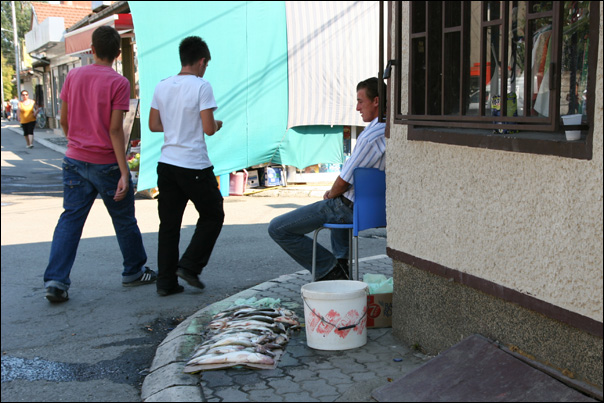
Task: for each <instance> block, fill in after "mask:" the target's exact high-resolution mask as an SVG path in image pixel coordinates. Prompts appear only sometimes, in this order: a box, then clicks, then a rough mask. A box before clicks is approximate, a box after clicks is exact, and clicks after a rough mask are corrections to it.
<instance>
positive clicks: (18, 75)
mask: <svg viewBox="0 0 604 403" xmlns="http://www.w3.org/2000/svg"><path fill="white" fill-rule="evenodd" d="M10 3H11V6H12V8H13V40H14V43H15V67H16V69H15V76H16V78H17V98H19V99H20V98H21V61H20V60H19V58H20V57H19V56H20V55H19V40H18V39H17V15H16V14H15V2H14V1H11V2H10Z"/></svg>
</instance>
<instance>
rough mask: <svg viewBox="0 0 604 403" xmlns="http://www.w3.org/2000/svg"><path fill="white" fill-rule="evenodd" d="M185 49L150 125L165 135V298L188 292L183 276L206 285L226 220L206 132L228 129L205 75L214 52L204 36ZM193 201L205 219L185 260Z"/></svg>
mask: <svg viewBox="0 0 604 403" xmlns="http://www.w3.org/2000/svg"><path fill="white" fill-rule="evenodd" d="M179 53H180V62H181V66H182V68H181V70H180V73H178V75H175V76H172V77H169V78H167V79H165V80H163V81H161V82H160V83H159V84H158V85H157V86H156V87H155V93H154V94H153V100H152V101H151V111H150V114H149V129H150V130H151V131H152V132H163V133H164V145H163V146H162V149H161V157H160V159H159V163H158V166H157V177H158V178H157V186H158V188H159V199H158V212H159V220H160V224H159V245H158V251H157V254H158V260H157V264H158V273H157V274H158V276H157V293H158V294H159V295H161V296H167V295H171V294H176V293H179V292H182V291H183V290H184V288H183V287H182V286H181V285H179V284H178V277H180V278H182V279H183V280H185V281H186V282H187V283H188V284H189V285H191V286H193V287H197V288H201V289H203V288H204V284H203V283H202V282H201V281H200V280H199V275H200V274H201V271H202V270H203V268H204V267H205V266H206V265H207V264H208V261H209V259H210V255H211V253H212V250H213V249H214V244H215V243H216V239H218V236H219V235H220V231H221V229H222V224H223V221H224V210H223V206H222V203H223V199H222V195H221V194H220V190H219V189H218V183H217V181H216V176H214V171H213V168H214V167H213V166H212V162H211V161H210V158H209V157H208V150H207V146H206V142H205V137H204V133H205V134H207V135H208V136H212V135H214V134H215V133H216V132H217V131H218V130H220V128H221V127H222V121H220V120H215V119H214V111H215V110H216V109H217V106H216V100H215V99H214V92H213V91H212V86H211V85H210V83H209V82H208V81H207V80H204V79H203V76H204V74H205V72H206V69H207V67H208V63H209V61H210V50H209V49H208V45H207V44H206V43H205V42H204V41H203V40H202V39H201V38H200V37H198V36H190V37H187V38H185V39H183V40H182V42H181V43H180V46H179ZM189 200H191V201H192V202H193V204H194V205H195V208H196V209H197V212H198V213H199V220H198V221H197V227H196V228H195V233H194V234H193V238H192V239H191V242H190V243H189V246H188V247H187V250H186V251H185V253H184V254H183V256H182V258H180V259H179V255H180V254H179V250H178V244H179V241H180V226H181V223H182V216H183V214H184V211H185V207H186V206H187V203H188V201H189Z"/></svg>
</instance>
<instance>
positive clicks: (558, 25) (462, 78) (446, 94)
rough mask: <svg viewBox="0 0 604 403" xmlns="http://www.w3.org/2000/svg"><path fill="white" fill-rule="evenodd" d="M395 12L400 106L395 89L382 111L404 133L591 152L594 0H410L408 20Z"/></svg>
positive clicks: (577, 154) (578, 154) (533, 149)
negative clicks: (387, 110)
mask: <svg viewBox="0 0 604 403" xmlns="http://www.w3.org/2000/svg"><path fill="white" fill-rule="evenodd" d="M402 12H403V5H402V3H401V2H397V4H396V15H395V21H396V24H397V27H396V28H397V35H396V38H395V40H396V49H397V55H395V66H398V69H396V70H395V71H398V73H397V74H395V88H398V89H400V88H401V86H403V85H407V86H408V88H407V89H408V94H409V98H408V108H407V110H406V111H403V110H402V109H401V108H402V102H401V101H402V99H401V91H400V90H397V91H396V92H395V94H396V95H395V99H394V104H393V108H394V110H391V112H393V113H394V115H395V116H394V121H395V123H398V124H407V125H409V131H408V138H409V139H410V140H423V141H435V142H441V143H449V144H460V145H467V146H473V147H483V148H492V149H500V150H510V151H519V152H530V153H538V154H553V155H559V156H565V157H572V158H582V159H591V157H592V150H591V149H592V146H591V132H592V130H593V110H594V98H595V96H594V95H595V94H594V88H595V78H596V67H597V66H596V64H597V63H596V62H595V61H597V49H598V38H599V15H600V13H599V2H595V1H594V2H590V1H566V2H561V1H482V2H477V1H442V2H441V1H425V2H424V1H412V2H411V3H410V5H409V24H408V25H409V26H408V27H403V26H402V23H401V21H402ZM403 29H406V30H408V43H405V44H403V43H402V33H403V31H402V30H403ZM403 47H408V50H409V66H408V67H407V66H404V67H403V66H401V63H400V62H398V63H396V62H397V61H398V60H400V57H401V51H400V50H401V49H402V48H403ZM588 60H593V61H594V62H592V63H588ZM402 68H408V75H409V78H408V83H402V82H401V81H400V80H401V69H402ZM568 115H576V116H575V118H578V119H579V120H578V121H575V122H574V123H573V122H570V121H569V120H567V119H566V117H567V116H568ZM573 129H574V130H580V131H581V136H580V138H579V139H578V140H568V139H567V137H566V136H565V131H566V130H573Z"/></svg>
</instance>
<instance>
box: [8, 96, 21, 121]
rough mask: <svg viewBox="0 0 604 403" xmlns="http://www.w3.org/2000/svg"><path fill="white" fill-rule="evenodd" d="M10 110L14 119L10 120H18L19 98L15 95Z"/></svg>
mask: <svg viewBox="0 0 604 403" xmlns="http://www.w3.org/2000/svg"><path fill="white" fill-rule="evenodd" d="M10 108H11V114H12V118H11V119H10V120H17V110H18V109H19V98H17V96H16V95H15V96H14V97H13V99H11V100H10Z"/></svg>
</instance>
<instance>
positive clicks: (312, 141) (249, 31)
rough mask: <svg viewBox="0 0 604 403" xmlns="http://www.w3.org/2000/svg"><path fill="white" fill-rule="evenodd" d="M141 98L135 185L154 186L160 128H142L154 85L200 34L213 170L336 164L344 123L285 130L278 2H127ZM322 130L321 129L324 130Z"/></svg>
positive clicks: (174, 69)
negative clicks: (210, 99)
mask: <svg viewBox="0 0 604 403" xmlns="http://www.w3.org/2000/svg"><path fill="white" fill-rule="evenodd" d="M130 11H131V13H132V18H133V21H134V29H135V33H136V43H137V52H138V71H139V82H140V92H139V94H140V98H141V113H140V116H141V140H142V141H141V143H142V144H141V147H142V148H141V172H140V176H139V183H138V188H139V189H148V188H152V187H154V186H156V184H157V175H156V170H155V168H156V166H157V161H158V160H159V156H160V152H161V145H162V144H163V133H151V132H150V131H149V128H148V123H147V122H148V119H149V109H150V106H151V99H152V97H153V91H154V89H155V86H156V85H157V83H158V82H159V81H161V80H162V79H164V78H166V77H169V76H171V75H174V74H177V73H178V72H179V71H180V60H179V56H178V45H179V43H180V41H181V40H182V39H183V38H185V37H187V36H190V35H198V36H200V37H202V38H203V39H204V40H205V41H206V42H207V43H208V46H209V48H210V53H211V55H212V60H211V61H210V64H209V67H208V69H207V71H206V74H205V76H204V78H206V79H207V80H208V81H210V83H211V84H212V87H213V89H214V95H215V97H216V102H217V104H218V110H217V111H216V112H215V117H216V119H219V120H222V121H223V122H224V126H223V128H222V130H220V131H219V132H218V133H217V134H216V135H214V136H212V137H208V136H206V141H207V143H208V151H209V154H210V159H211V160H212V162H213V164H214V167H215V173H216V175H222V174H225V173H229V172H232V171H236V170H238V169H242V168H246V167H249V166H252V165H257V164H261V163H265V162H274V163H281V164H287V165H294V166H297V167H299V168H303V167H305V166H308V165H312V164H315V163H318V162H324V163H338V162H342V161H343V159H342V128H341V127H334V128H329V127H322V126H317V127H313V128H293V129H290V130H287V128H286V126H287V113H288V109H287V108H288V80H287V74H288V73H287V30H286V18H285V3H284V2H262V1H259V2H146V1H133V2H130ZM323 129H325V130H323Z"/></svg>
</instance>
